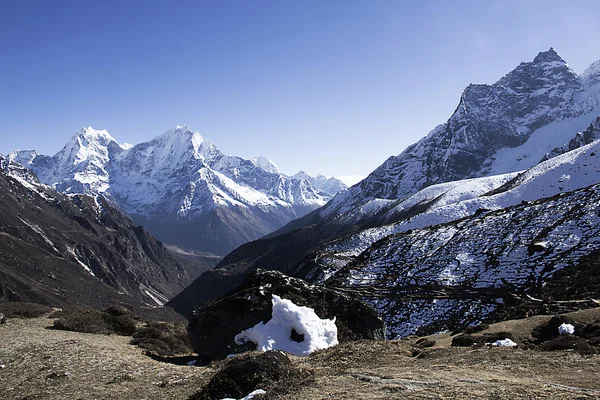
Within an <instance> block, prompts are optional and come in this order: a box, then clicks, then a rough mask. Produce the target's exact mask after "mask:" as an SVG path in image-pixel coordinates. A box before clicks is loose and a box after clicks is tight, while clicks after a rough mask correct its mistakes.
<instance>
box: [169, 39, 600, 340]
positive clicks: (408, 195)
mask: <svg viewBox="0 0 600 400" xmlns="http://www.w3.org/2000/svg"><path fill="white" fill-rule="evenodd" d="M594 65H595V64H594ZM599 77H600V69H599V68H597V67H593V66H592V67H590V68H588V69H587V70H586V71H585V72H584V73H583V74H581V75H577V74H576V73H575V72H574V71H573V70H571V69H570V68H569V67H568V65H567V64H566V62H565V61H564V60H563V59H562V58H560V56H559V55H558V54H557V53H556V52H555V51H554V50H553V49H550V50H549V51H546V52H542V53H540V54H538V56H537V57H535V59H534V60H533V61H532V62H527V63H522V64H520V65H519V66H518V67H517V68H516V69H515V70H513V71H512V72H510V73H509V74H507V75H506V76H505V77H503V78H502V79H500V80H499V81H498V82H496V83H494V84H493V85H470V86H469V87H467V88H466V89H465V91H464V93H463V95H462V96H461V99H460V101H459V106H458V107H457V109H456V111H455V112H454V114H453V115H452V116H451V117H450V118H449V119H448V121H447V122H446V123H444V124H442V125H439V126H438V127H436V128H435V129H434V130H433V131H431V132H430V133H429V134H428V135H427V136H426V137H425V138H423V139H422V140H420V141H419V142H418V143H416V144H414V145H412V146H409V147H408V148H407V149H406V150H405V151H404V152H402V153H401V154H400V155H398V156H395V157H390V158H389V159H388V160H387V161H386V162H385V163H384V164H382V165H381V166H380V167H379V168H377V169H376V170H375V171H374V172H373V173H372V174H371V175H369V177H367V178H366V179H365V180H363V181H362V182H361V183H359V184H357V185H355V186H353V187H352V188H350V189H349V190H348V191H345V192H342V193H340V194H338V195H337V196H336V197H335V198H334V199H333V200H331V201H330V202H329V203H328V204H327V205H325V206H324V207H323V208H321V209H319V210H317V211H314V212H312V213H310V214H308V215H307V216H305V217H303V218H301V219H298V220H296V221H293V222H292V223H290V224H289V225H288V226H286V227H283V228H282V229H280V230H278V231H276V232H274V233H273V234H271V235H269V236H268V237H266V238H263V239H261V240H258V241H255V242H251V243H248V244H246V245H243V246H241V247H239V248H238V249H236V250H234V251H233V252H231V253H230V254H229V255H228V256H226V257H225V258H224V259H223V261H222V262H221V263H220V264H219V265H218V266H217V268H216V269H215V270H213V271H210V273H207V274H204V275H202V276H201V277H200V278H198V279H197V280H196V281H195V282H194V283H193V284H192V285H190V287H188V288H186V290H184V291H183V292H182V293H181V294H180V295H178V296H177V297H176V298H174V299H173V300H172V301H171V303H170V304H172V305H173V306H174V307H175V308H176V309H177V310H178V311H180V312H182V313H183V314H184V315H185V314H187V313H188V312H189V311H190V310H191V307H193V305H195V304H197V303H200V302H203V301H208V300H211V299H213V298H215V297H218V296H220V295H222V294H224V293H225V292H227V291H229V290H231V289H233V287H235V285H237V284H239V283H241V281H242V280H243V277H244V276H245V275H247V273H248V271H250V270H252V269H254V268H263V269H276V270H279V271H283V272H285V273H288V274H290V275H293V276H297V277H300V278H304V279H307V280H309V281H312V282H323V281H325V280H326V279H327V278H329V277H331V276H334V275H335V274H336V273H337V272H338V271H340V270H343V269H344V267H346V266H348V265H353V264H352V263H353V262H355V261H356V260H357V257H359V255H360V254H361V253H362V252H363V251H367V250H368V249H369V248H371V246H373V245H374V243H377V242H378V241H379V240H385V238H387V237H392V236H391V235H395V234H397V235H401V233H402V232H407V231H410V230H413V229H414V230H421V229H428V227H430V226H435V225H438V224H454V223H455V222H453V221H457V220H461V219H463V218H469V217H472V216H474V215H477V214H478V213H482V212H484V211H486V210H502V209H508V208H510V207H515V206H518V205H519V204H520V203H521V202H522V201H537V200H540V199H543V198H548V197H552V196H554V195H556V194H558V193H561V192H563V193H564V192H569V191H576V190H580V189H582V188H584V187H588V186H590V185H593V184H596V183H598V179H597V177H598V176H599V175H598V168H597V161H598V160H597V159H596V155H597V154H600V152H598V151H597V149H596V148H594V149H592V148H591V147H589V148H587V147H586V148H584V147H582V146H585V145H589V146H592V147H593V146H595V147H597V146H598V145H597V144H593V143H594V140H597V139H598V138H600V136H599V135H598V129H597V128H598V119H597V118H598V115H600V107H599V105H600V101H599V100H600V85H599V84H598V82H599ZM569 151H575V152H571V153H569V155H566V154H565V156H564V157H562V158H561V157H556V156H560V155H562V154H563V153H566V152H569ZM552 157H554V158H552ZM544 160H546V161H547V162H546V163H545V164H540V166H538V163H540V162H541V161H544ZM522 171H526V172H525V173H523V174H520V172H522ZM559 171H560V173H558V172H559ZM576 172H577V173H576ZM494 193H495V194H499V195H498V196H492V195H493V194H494ZM588 195H589V196H592V195H593V194H592V192H589V193H588ZM582 196H583V195H582ZM561 209H562V210H567V209H568V207H566V206H564V207H562V208H560V209H559V210H561ZM498 212H499V211H498ZM563 217H564V218H565V219H567V220H568V219H569V217H570V216H569V215H568V214H567V215H564V216H563ZM456 223H457V222H456ZM467 223H468V222H467ZM489 229H491V230H493V229H494V228H493V227H491V226H490V227H489ZM509 229H510V227H509ZM520 229H523V230H524V231H527V232H528V233H527V234H533V232H534V230H535V229H536V227H534V226H529V227H528V226H525V227H522V228H520ZM509 233H510V232H509ZM515 234H516V233H515ZM407 237H410V236H398V237H397V240H404V239H403V238H407ZM390 240H392V239H390ZM586 240H587V239H586ZM475 247H477V245H475ZM592 247H593V246H592ZM583 248H584V249H585V246H584V247H583ZM405 250H406V249H405V248H403V250H401V251H405ZM401 251H400V252H401ZM406 251H410V252H417V253H418V249H416V248H410V249H409V250H406ZM377 254H379V253H377ZM409 255H410V254H409ZM581 256H582V255H581ZM525 260H526V257H517V256H515V261H514V262H515V263H517V264H518V263H520V262H525ZM373 262H376V261H375V260H374V261H373ZM574 262H575V261H574ZM501 267H502V266H501ZM376 276H377V275H376ZM376 276H375V277H373V279H376ZM382 279H384V278H382ZM348 280H351V276H349V277H348ZM525 286H526V285H525ZM455 311H456V310H455ZM457 312H458V311H457ZM407 313H408V311H407ZM390 315H391V314H390ZM407 315H408V314H407ZM396 322H398V321H396ZM394 329H395V328H394ZM393 332H395V333H397V334H399V332H400V331H393Z"/></svg>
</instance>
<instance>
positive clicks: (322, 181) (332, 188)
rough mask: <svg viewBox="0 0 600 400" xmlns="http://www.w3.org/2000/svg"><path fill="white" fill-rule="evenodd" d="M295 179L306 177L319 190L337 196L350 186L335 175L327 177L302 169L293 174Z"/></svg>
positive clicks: (327, 194)
mask: <svg viewBox="0 0 600 400" xmlns="http://www.w3.org/2000/svg"><path fill="white" fill-rule="evenodd" d="M291 177H292V178H295V179H304V180H306V181H308V182H310V183H311V184H312V185H313V186H314V187H315V188H316V189H317V190H318V191H319V193H322V194H324V195H326V196H331V197H333V196H335V195H336V194H337V193H340V192H343V191H344V190H346V189H348V187H347V186H346V185H345V184H344V183H343V182H342V181H340V180H339V179H337V178H335V177H331V178H327V177H326V176H323V175H316V176H312V175H309V174H307V173H306V172H304V171H300V172H298V173H297V174H295V175H292V176H291Z"/></svg>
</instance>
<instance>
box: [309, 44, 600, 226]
mask: <svg viewBox="0 0 600 400" xmlns="http://www.w3.org/2000/svg"><path fill="white" fill-rule="evenodd" d="M599 81H600V68H598V63H595V64H593V65H592V66H590V67H589V68H588V69H586V71H585V72H584V73H582V74H581V75H577V73H575V71H573V70H572V69H571V68H570V67H569V66H568V64H567V63H566V62H565V61H564V60H563V59H562V58H561V57H560V56H559V55H558V54H557V53H556V51H554V49H550V50H548V51H546V52H541V53H539V54H538V55H537V56H536V57H535V59H534V60H533V61H532V62H525V63H521V64H520V65H519V66H517V68H515V69H514V70H513V71H511V72H510V73H508V74H507V75H506V76H504V77H503V78H502V79H500V80H499V81H498V82H496V83H494V84H493V85H469V86H468V87H467V88H466V89H465V90H464V92H463V94H462V96H461V98H460V101H459V104H458V107H457V108H456V110H455V112H454V113H453V114H452V116H451V117H450V118H449V119H448V121H447V122H446V123H444V124H441V125H439V126H437V127H436V128H435V129H434V130H432V131H431V132H430V133H429V134H428V135H427V136H426V137H424V138H423V139H421V140H420V141H419V142H417V143H415V144H413V145H411V146H409V147H408V148H407V149H406V150H404V151H403V152H402V153H401V154H400V155H398V156H395V157H390V158H389V159H388V160H387V161H386V162H385V163H383V164H382V165H381V166H380V167H379V168H377V169H376V170H375V171H373V172H372V173H371V174H370V175H369V176H368V177H367V178H366V179H365V180H363V181H362V182H360V183H359V184H357V185H355V186H353V187H352V188H350V190H348V191H347V192H344V193H342V194H340V195H338V196H336V198H335V199H334V200H333V201H331V202H330V203H329V204H328V205H327V206H326V207H325V208H324V209H323V211H322V212H321V214H322V215H323V216H324V217H326V218H327V217H332V218H335V216H336V215H339V214H340V213H344V212H347V211H349V210H352V209H354V208H356V207H360V206H362V205H364V204H365V203H367V202H369V201H371V200H373V199H387V200H395V199H402V198H405V197H407V196H410V195H412V194H413V193H416V192H417V191H419V190H421V189H423V188H425V187H427V186H431V185H434V184H438V183H443V182H451V181H456V180H462V179H467V178H475V177H483V176H489V175H498V174H504V173H509V172H516V171H521V170H524V169H528V168H531V167H532V166H534V165H536V164H537V163H539V162H540V161H541V160H542V159H544V157H545V156H546V154H547V153H549V152H552V151H553V150H556V149H557V148H560V147H561V146H564V145H565V144H566V143H568V142H569V141H570V140H571V139H572V138H573V134H574V133H575V132H579V131H583V130H584V129H586V128H587V127H588V126H589V125H590V123H591V122H592V121H593V120H594V119H595V118H596V117H597V116H598V115H600V84H599V83H598V82H599Z"/></svg>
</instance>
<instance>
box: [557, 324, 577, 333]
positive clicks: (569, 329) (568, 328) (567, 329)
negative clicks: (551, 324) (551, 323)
mask: <svg viewBox="0 0 600 400" xmlns="http://www.w3.org/2000/svg"><path fill="white" fill-rule="evenodd" d="M574 333H575V327H574V326H573V325H571V324H562V325H561V326H559V327H558V334H559V335H572V334H574Z"/></svg>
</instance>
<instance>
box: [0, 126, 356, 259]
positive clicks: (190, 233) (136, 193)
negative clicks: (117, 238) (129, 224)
mask: <svg viewBox="0 0 600 400" xmlns="http://www.w3.org/2000/svg"><path fill="white" fill-rule="evenodd" d="M8 158H9V159H10V160H11V161H15V162H18V163H20V164H22V165H24V166H26V167H27V168H30V169H31V170H32V171H33V172H35V173H36V174H37V175H38V177H39V178H40V180H41V181H42V182H44V183H45V184H47V185H50V186H52V187H53V188H55V189H56V190H58V191H60V192H63V193H67V194H93V195H102V196H104V197H105V198H106V199H108V200H109V201H110V202H112V203H114V204H115V205H117V206H118V207H119V208H120V209H121V210H123V211H124V212H125V213H127V214H128V215H129V216H130V217H131V218H132V219H133V220H134V221H135V222H136V223H137V224H140V225H142V226H144V228H146V229H148V231H150V232H151V233H152V234H153V235H155V236H156V237H157V238H158V239H160V240H162V241H164V242H165V243H168V244H175V245H177V246H179V247H184V248H192V249H197V250H201V251H206V252H210V253H214V254H221V255H224V254H226V253H228V252H229V251H231V250H233V249H234V248H235V247H237V246H239V245H241V244H243V243H245V242H247V241H250V240H254V239H258V238H260V237H262V236H264V235H266V234H268V233H271V232H272V231H274V230H276V229H278V228H280V227H281V226H283V225H284V224H286V223H287V222H289V221H291V220H293V219H295V218H298V217H301V216H303V215H305V214H306V213H308V212H310V211H313V210H315V209H316V208H319V207H321V206H322V205H324V204H325V203H326V202H327V201H328V200H329V199H331V198H332V197H333V196H334V195H335V194H336V193H337V192H339V191H340V190H344V189H346V187H345V186H344V184H343V183H341V182H340V181H339V180H337V179H335V178H329V179H327V178H324V177H322V176H318V177H316V178H313V177H310V176H308V175H307V174H299V175H296V176H293V177H289V176H286V175H285V174H282V173H280V172H279V170H278V169H277V167H276V166H275V164H274V163H273V162H272V161H270V160H268V159H266V158H264V157H262V156H257V157H255V158H253V159H251V160H246V159H243V158H240V157H236V156H227V155H224V154H223V153H222V152H221V151H219V149H218V148H217V147H216V146H215V145H214V144H213V143H212V142H211V141H210V140H207V139H205V138H203V137H202V136H201V135H200V134H199V133H198V132H192V131H191V130H190V129H189V128H188V127H187V126H177V127H175V128H173V129H170V130H168V131H167V132H165V133H164V134H162V135H160V136H157V137H156V138H154V139H153V140H151V141H149V142H145V143H140V144H137V145H135V146H131V145H120V144H118V143H117V141H116V140H115V139H114V138H113V137H112V136H111V135H110V134H109V133H108V132H106V131H105V130H94V129H92V128H91V127H89V128H82V129H80V130H79V131H78V132H77V133H76V134H75V135H74V136H73V137H72V138H71V140H70V141H69V142H68V143H67V144H66V145H65V146H64V147H63V149H62V150H61V151H59V152H58V153H57V154H55V155H54V156H52V157H50V156H45V155H40V154H37V153H36V152H35V151H33V150H23V151H15V152H13V153H11V154H9V156H8Z"/></svg>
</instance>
